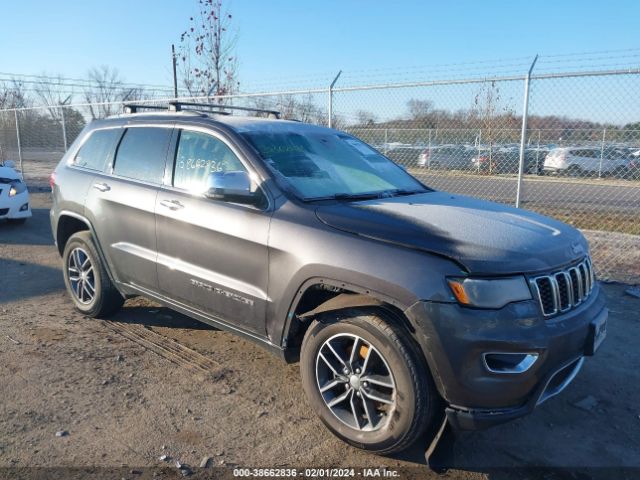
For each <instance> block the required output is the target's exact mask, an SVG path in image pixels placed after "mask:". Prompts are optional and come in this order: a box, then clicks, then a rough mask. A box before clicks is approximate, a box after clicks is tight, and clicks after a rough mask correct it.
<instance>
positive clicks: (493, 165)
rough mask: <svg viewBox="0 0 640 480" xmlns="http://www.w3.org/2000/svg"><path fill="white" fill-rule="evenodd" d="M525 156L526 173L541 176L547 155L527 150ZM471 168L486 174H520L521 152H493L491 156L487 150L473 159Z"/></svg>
mask: <svg viewBox="0 0 640 480" xmlns="http://www.w3.org/2000/svg"><path fill="white" fill-rule="evenodd" d="M524 155H525V156H524V162H525V163H524V173H529V174H532V173H533V174H536V175H540V174H541V173H542V167H543V165H544V158H545V154H544V153H543V152H541V151H539V150H534V149H527V150H525V154H524ZM471 168H472V169H473V170H475V171H480V172H484V173H489V172H490V173H518V171H519V168H520V152H519V151H518V150H513V149H508V150H507V149H502V150H497V151H493V152H491V155H490V154H489V152H488V151H486V150H485V151H483V152H481V153H480V154H478V155H475V156H474V157H473V158H472V159H471Z"/></svg>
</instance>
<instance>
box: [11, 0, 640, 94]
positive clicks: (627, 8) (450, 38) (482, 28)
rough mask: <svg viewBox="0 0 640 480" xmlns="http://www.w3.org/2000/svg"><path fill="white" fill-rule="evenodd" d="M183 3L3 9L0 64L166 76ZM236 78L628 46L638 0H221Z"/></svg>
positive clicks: (145, 78)
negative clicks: (231, 29)
mask: <svg viewBox="0 0 640 480" xmlns="http://www.w3.org/2000/svg"><path fill="white" fill-rule="evenodd" d="M194 5H195V0H193V1H192V0H110V1H108V2H103V1H95V0H94V1H88V0H84V1H79V0H66V1H55V2H54V1H50V0H47V1H42V0H20V1H15V2H8V3H7V5H5V6H4V7H3V15H2V16H3V22H2V28H1V29H0V45H2V48H1V49H0V66H1V70H2V71H4V72H17V73H41V72H44V71H46V72H48V73H61V74H63V75H65V76H84V75H85V74H86V71H87V69H88V68H89V67H91V66H94V65H100V64H107V65H112V66H116V67H118V69H119V70H120V71H121V73H122V75H123V76H124V77H125V78H126V79H127V80H128V81H131V82H148V83H167V84H169V83H170V80H171V75H170V69H169V48H170V44H171V43H172V42H175V43H178V41H179V35H180V33H181V31H182V30H184V29H185V28H186V26H187V24H188V19H189V16H190V15H191V14H192V13H193V11H194ZM231 8H232V13H233V14H234V18H235V25H236V26H237V28H238V33H239V38H238V56H239V58H240V61H241V80H242V81H243V83H245V84H249V85H252V84H260V83H266V81H267V80H268V82H269V83H271V82H273V81H277V80H279V79H280V80H282V81H283V82H286V81H287V79H291V78H293V77H295V78H298V77H307V76H308V75H313V74H319V73H320V74H324V75H329V76H330V75H331V73H333V72H335V71H337V70H339V69H343V70H345V71H355V70H370V69H375V68H379V67H399V68H403V67H412V66H417V65H433V64H448V63H459V62H473V61H478V60H493V59H502V58H511V57H526V56H533V55H534V54H535V53H541V54H558V53H572V52H589V51H601V50H610V49H622V48H630V47H637V46H640V30H638V18H640V2H638V1H608V2H601V1H585V0H583V1H566V0H565V1H540V0H537V1H535V2H524V1H488V0H487V1H457V2H456V1H448V2H444V1H424V0H422V1H420V0H415V1H414V0H407V1H395V2H390V1H386V2H384V1H360V0H353V1H337V0H318V1H301V0H298V1H294V0H271V1H268V2H267V1H258V0H233V2H232V3H231Z"/></svg>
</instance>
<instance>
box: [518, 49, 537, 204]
mask: <svg viewBox="0 0 640 480" xmlns="http://www.w3.org/2000/svg"><path fill="white" fill-rule="evenodd" d="M537 61H538V55H536V57H535V58H534V59H533V62H531V66H530V67H529V71H528V72H527V76H526V77H525V79H524V105H523V106H522V132H521V134H520V164H519V165H518V187H517V189H516V208H520V195H521V193H522V175H523V174H524V144H525V142H526V141H527V117H528V116H529V84H530V83H531V72H532V71H533V67H535V66H536V62H537Z"/></svg>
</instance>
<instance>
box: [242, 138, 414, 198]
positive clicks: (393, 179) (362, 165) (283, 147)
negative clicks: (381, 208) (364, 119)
mask: <svg viewBox="0 0 640 480" xmlns="http://www.w3.org/2000/svg"><path fill="white" fill-rule="evenodd" d="M242 135H243V136H244V137H245V138H246V139H247V140H248V141H249V142H250V143H251V144H252V145H253V146H254V147H255V148H256V150H258V152H259V153H260V155H261V156H262V158H263V159H264V160H265V163H266V164H267V165H268V166H269V168H270V169H271V170H273V171H274V172H276V176H277V177H279V178H280V179H281V180H284V181H285V182H286V183H287V184H288V185H289V186H291V187H293V189H294V190H295V191H296V192H297V193H298V195H299V196H300V197H301V198H302V199H303V200H316V199H324V198H335V197H336V196H338V197H340V196H345V197H350V196H353V197H358V196H364V195H372V196H375V195H380V196H382V195H385V194H389V195H392V194H394V193H404V194H406V193H414V192H424V191H426V189H425V187H424V186H422V185H421V184H420V183H419V182H418V181H417V180H416V179H415V178H413V177H412V176H411V175H409V174H408V173H406V172H405V171H404V170H403V169H402V168H400V167H398V166H397V165H396V164H395V163H393V162H392V161H391V160H389V159H388V158H386V157H384V156H382V155H381V154H380V153H378V152H377V151H376V150H374V149H373V148H371V147H370V146H368V145H367V144H366V143H363V142H361V141H360V140H357V139H356V138H354V137H351V136H349V135H346V134H343V133H336V132H333V131H330V130H327V131H321V130H318V131H312V132H304V133H300V132H296V131H294V130H289V131H282V130H279V131H273V130H272V131H251V132H244V133H243V134H242Z"/></svg>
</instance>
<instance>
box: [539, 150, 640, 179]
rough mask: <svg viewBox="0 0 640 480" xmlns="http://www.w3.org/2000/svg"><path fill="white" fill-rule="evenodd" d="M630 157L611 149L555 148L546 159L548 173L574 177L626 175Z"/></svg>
mask: <svg viewBox="0 0 640 480" xmlns="http://www.w3.org/2000/svg"><path fill="white" fill-rule="evenodd" d="M628 163H629V158H628V155H625V154H624V153H622V152H620V151H619V150H617V149H615V148H611V147H605V148H604V149H600V148H593V147H565V148H554V149H553V150H551V151H550V152H549V153H548V154H547V156H546V158H545V159H544V171H545V172H547V173H568V174H573V175H592V174H594V173H598V172H600V173H603V174H624V173H625V172H627V169H628Z"/></svg>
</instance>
